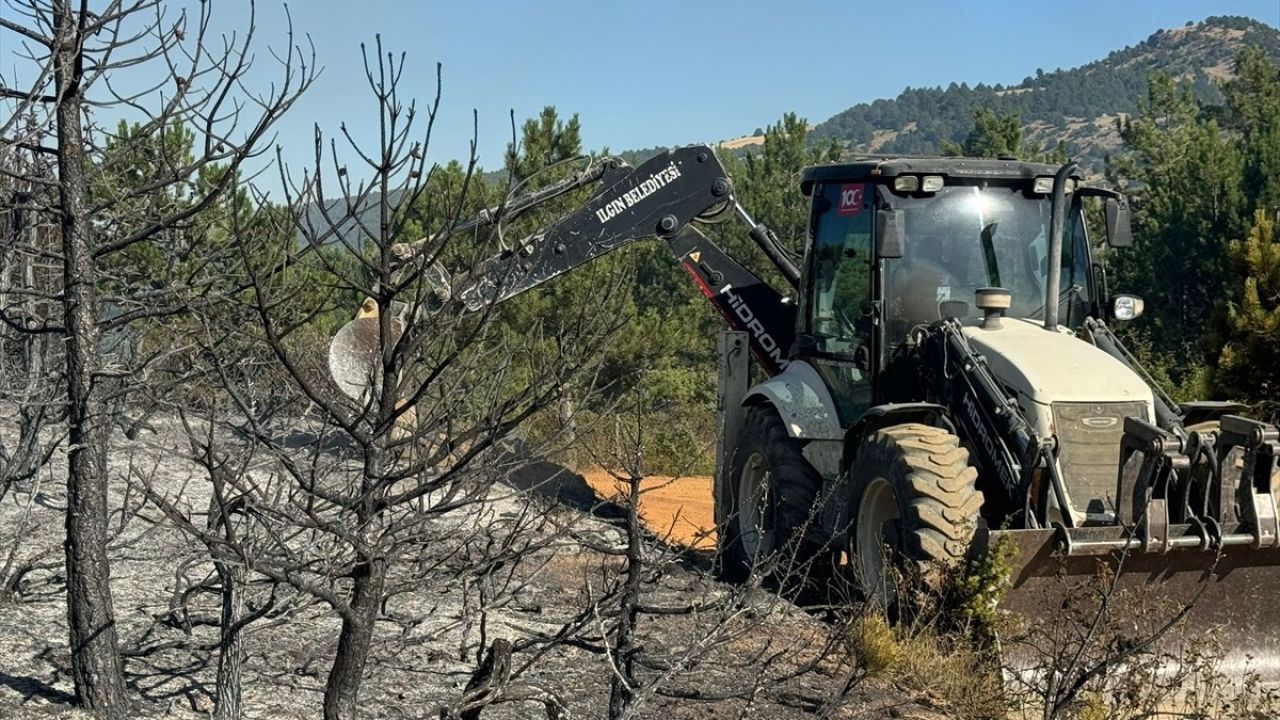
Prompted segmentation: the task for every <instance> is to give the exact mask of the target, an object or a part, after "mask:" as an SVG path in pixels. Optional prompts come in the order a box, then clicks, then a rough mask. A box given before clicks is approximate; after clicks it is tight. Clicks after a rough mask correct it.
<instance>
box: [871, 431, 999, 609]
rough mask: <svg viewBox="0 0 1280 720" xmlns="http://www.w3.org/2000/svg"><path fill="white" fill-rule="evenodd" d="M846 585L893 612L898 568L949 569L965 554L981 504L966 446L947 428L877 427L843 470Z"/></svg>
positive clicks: (971, 538)
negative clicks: (849, 522)
mask: <svg viewBox="0 0 1280 720" xmlns="http://www.w3.org/2000/svg"><path fill="white" fill-rule="evenodd" d="M849 477H850V480H851V482H852V493H851V494H852V501H853V502H852V515H853V518H854V525H853V532H851V533H850V534H849V540H850V542H849V554H850V556H851V558H850V560H851V561H852V562H851V568H850V569H851V571H852V573H853V582H854V584H855V585H856V586H857V587H858V589H859V590H860V591H861V592H862V594H863V596H864V597H866V598H867V600H868V601H870V602H874V603H877V604H879V605H880V606H881V607H882V608H883V609H885V610H886V611H891V610H893V609H895V606H896V604H897V599H898V577H899V572H898V571H899V570H901V569H907V568H908V567H910V566H911V565H915V566H916V568H917V569H921V570H924V571H925V572H926V573H928V571H929V570H930V569H931V567H932V568H936V567H937V566H942V567H954V566H956V565H957V564H959V563H960V562H962V561H963V560H964V558H965V556H966V554H967V553H968V551H969V545H970V543H971V542H972V540H973V533H974V530H975V529H976V528H977V524H978V518H979V511H980V510H981V508H982V501H983V497H982V493H981V492H980V491H978V490H977V488H976V487H975V483H976V481H977V478H978V472H977V470H975V469H974V468H973V467H970V465H969V451H968V450H966V449H964V448H962V447H960V439H959V438H957V437H956V436H955V435H952V434H951V433H949V432H947V431H946V430H943V429H940V428H936V427H931V426H929V425H920V424H916V423H908V424H903V425H895V426H892V427H888V428H884V429H883V430H879V431H877V432H876V433H874V434H873V435H871V436H870V437H869V438H868V439H867V441H866V442H865V443H864V444H863V445H862V446H861V447H860V448H859V449H858V455H857V459H856V460H854V462H853V465H852V466H851V467H850V468H849Z"/></svg>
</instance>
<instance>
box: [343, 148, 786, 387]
mask: <svg viewBox="0 0 1280 720" xmlns="http://www.w3.org/2000/svg"><path fill="white" fill-rule="evenodd" d="M592 185H598V188H597V189H596V190H595V192H593V193H592V194H591V197H590V198H589V199H588V200H587V201H586V202H585V203H584V204H583V205H582V206H581V207H579V208H577V209H575V210H573V211H572V212H570V213H568V214H566V215H564V216H562V217H560V218H558V219H557V220H555V221H554V222H552V223H550V224H549V225H547V226H546V227H545V228H543V229H541V230H539V231H537V232H535V233H533V234H532V235H529V236H528V237H525V238H523V239H522V240H520V241H519V242H517V243H515V245H514V247H510V248H504V249H503V250H502V251H501V252H499V253H498V254H496V255H495V256H493V257H491V258H489V259H487V260H484V261H482V262H480V263H479V264H478V265H477V266H476V267H474V268H473V269H472V270H470V271H469V272H466V273H464V274H461V275H460V276H459V277H457V278H454V277H452V276H450V274H449V273H447V272H445V271H444V269H443V268H441V267H440V266H439V264H438V263H431V262H429V258H427V257H426V255H427V253H428V252H430V251H432V250H434V249H435V248H438V247H439V245H440V242H441V241H442V240H444V239H445V238H442V237H441V236H434V237H432V238H427V239H423V240H419V241H417V242H413V243H405V244H400V245H396V246H395V247H394V248H393V252H394V253H395V255H396V260H395V266H396V269H397V273H396V274H397V276H399V277H401V278H405V277H408V276H409V275H408V274H410V273H417V274H418V275H417V276H418V277H419V278H422V279H423V280H425V281H427V282H428V284H429V285H431V286H432V288H433V290H434V291H435V293H434V296H435V300H436V302H433V303H431V304H430V305H428V304H426V303H415V304H413V305H412V306H403V307H402V308H401V309H402V311H403V312H402V313H401V315H400V317H398V318H397V324H398V325H399V326H401V327H403V326H405V325H407V324H409V323H420V322H429V321H430V317H431V316H432V315H433V314H434V312H440V311H446V310H445V309H446V308H447V311H451V312H456V313H469V312H477V311H480V310H482V309H483V308H485V307H488V306H490V305H493V304H495V303H501V302H504V301H506V300H509V299H511V298H513V297H515V296H517V295H519V294H521V293H524V292H527V291H529V290H531V289H533V288H536V287H538V286H539V285H541V284H543V283H545V282H547V281H549V280H551V279H552V278H555V277H557V276H559V275H562V274H564V273H566V272H568V271H569V270H572V269H574V268H577V267H580V266H582V265H585V264H587V263H589V262H591V261H592V260H595V259H596V258H599V257H601V256H602V255H605V254H607V253H609V252H612V251H613V250H616V249H618V248H621V247H623V246H626V245H630V244H632V243H635V242H639V241H642V240H655V239H658V240H663V241H665V242H666V243H667V244H668V247H669V248H670V249H671V251H672V254H673V255H674V256H675V257H676V259H677V260H678V261H679V263H680V265H681V267H682V268H683V269H684V270H685V271H686V272H688V273H689V275H690V276H691V277H692V278H693V280H694V282H695V284H696V285H697V286H698V288H699V290H700V291H701V292H702V293H703V295H705V296H706V297H707V299H708V300H710V301H711V303H712V304H713V305H714V306H715V307H716V308H717V310H718V311H719V312H720V314H721V316H722V317H723V318H724V319H725V322H726V323H727V324H728V325H729V327H730V328H732V329H734V330H741V331H743V332H746V333H747V334H748V336H749V337H750V339H751V349H752V351H753V354H754V355H755V357H756V358H757V360H759V361H760V364H761V366H762V367H763V368H764V369H765V371H766V372H768V373H769V374H770V375H772V374H776V373H778V372H780V371H781V370H782V369H783V368H784V367H785V366H786V364H787V353H788V351H789V349H790V346H791V342H792V340H793V335H794V328H795V310H794V305H793V304H792V303H791V302H790V301H789V299H788V298H787V297H786V296H785V295H784V294H783V293H782V292H779V291H778V290H777V289H775V288H774V287H772V286H771V285H769V284H768V283H766V282H764V281H763V280H761V279H760V277H759V276H758V275H756V274H755V273H753V272H751V271H750V270H748V269H747V268H746V267H744V266H743V265H742V264H741V263H739V262H737V261H735V260H734V259H733V258H731V257H730V256H729V255H728V254H727V253H725V252H724V251H723V250H722V249H721V248H720V247H718V246H717V245H716V244H715V243H714V242H712V241H711V239H710V238H708V237H707V236H706V235H704V234H703V233H702V232H700V231H699V230H698V229H697V227H695V226H694V223H695V222H697V221H700V220H701V221H714V220H719V219H721V218H722V217H724V216H725V215H727V214H730V213H732V214H733V215H735V216H736V217H737V219H738V220H740V221H742V222H744V223H745V224H746V225H747V226H748V235H749V236H750V237H751V238H752V239H753V240H754V241H755V242H756V244H757V245H759V246H760V248H761V249H762V250H763V251H764V252H765V254H766V256H768V257H769V258H770V260H771V261H772V262H773V263H774V265H775V266H776V267H777V268H778V270H779V272H780V273H781V274H782V276H783V277H784V278H785V279H786V280H787V281H788V282H789V283H790V284H791V285H792V286H793V287H794V286H795V285H796V284H797V283H798V281H799V271H798V270H797V269H796V267H795V264H794V263H793V262H792V261H791V259H790V258H789V257H788V256H787V255H786V253H785V252H784V251H783V250H782V249H781V247H780V245H779V243H778V242H777V239H776V238H775V237H774V235H773V233H772V232H771V231H769V229H768V228H767V227H766V226H765V225H763V224H761V223H756V222H755V221H754V220H752V219H751V217H750V216H749V215H748V214H747V212H746V211H745V210H744V209H743V208H742V207H741V205H739V204H738V202H737V200H736V199H735V197H734V195H733V184H732V181H731V180H730V178H729V176H728V173H727V172H725V169H724V166H723V165H722V164H721V163H720V160H719V159H718V158H717V157H716V155H715V153H714V152H713V151H712V149H711V148H709V147H706V146H690V147H684V148H678V149H674V150H670V151H667V152H663V153H661V154H659V155H657V156H655V157H653V158H651V159H649V160H647V161H645V162H644V163H642V164H640V165H639V166H638V167H635V168H632V167H629V166H627V165H626V163H625V162H623V161H622V160H620V159H618V158H606V159H603V160H599V161H595V162H593V163H591V164H590V165H588V166H587V167H586V168H585V169H584V170H582V171H580V172H578V173H575V174H573V175H572V176H570V177H568V178H566V179H565V180H563V181H561V182H558V183H556V184H554V185H551V186H548V187H546V188H544V189H541V190H538V191H536V192H533V193H529V194H526V195H522V196H520V197H517V198H514V199H512V200H510V201H508V202H507V203H504V204H503V205H500V206H497V207H494V208H488V209H486V210H484V211H482V212H480V213H478V214H477V215H476V216H474V217H472V218H469V219H467V220H465V221H463V222H461V223H459V224H457V225H454V226H453V227H452V228H450V229H449V230H447V231H446V234H447V235H456V234H459V233H461V232H464V231H467V230H471V229H474V228H477V227H480V226H485V225H493V224H496V223H499V222H503V221H509V220H511V219H513V218H514V217H516V216H518V215H520V214H522V213H525V212H527V211H529V210H531V209H533V208H534V207H537V206H539V205H542V204H544V203H546V202H548V201H550V200H552V199H553V198H557V197H561V196H563V195H565V194H567V193H569V192H572V191H574V190H577V189H579V188H584V187H590V186H592ZM372 305H373V304H372V303H371V302H366V303H365V310H363V311H362V313H361V316H358V317H357V318H356V319H355V320H354V321H352V322H351V323H348V325H347V326H346V327H344V328H343V329H342V330H340V331H339V332H338V334H337V335H336V336H335V337H334V340H333V342H332V343H331V345H330V349H329V367H330V373H331V374H332V375H333V377H334V380H335V381H336V382H337V384H338V387H339V388H341V389H342V391H343V392H344V393H346V394H347V395H349V396H350V397H352V398H354V399H357V400H360V399H362V398H363V397H365V393H366V392H367V389H368V388H370V387H372V385H373V380H374V376H375V374H376V371H377V368H378V367H380V364H379V363H378V362H376V358H377V352H378V330H377V327H378V322H377V318H376V317H373V316H372V312H371V310H370V308H371V306H372Z"/></svg>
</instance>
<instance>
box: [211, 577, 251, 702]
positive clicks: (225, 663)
mask: <svg viewBox="0 0 1280 720" xmlns="http://www.w3.org/2000/svg"><path fill="white" fill-rule="evenodd" d="M215 565H216V567H217V570H218V579H219V581H220V582H221V583H222V627H221V633H222V634H221V638H220V641H219V643H218V680H217V685H216V692H217V698H216V699H215V701H214V713H213V717H214V720H239V719H240V716H241V714H242V712H243V709H242V708H243V698H242V690H241V674H242V671H241V665H242V664H243V662H244V634H243V632H241V631H242V629H243V628H242V627H241V625H242V623H241V620H242V619H243V618H244V583H245V569H244V565H243V564H239V563H236V562H235V561H234V560H232V561H230V562H228V561H227V560H226V559H225V558H223V559H220V560H218V561H216V562H215Z"/></svg>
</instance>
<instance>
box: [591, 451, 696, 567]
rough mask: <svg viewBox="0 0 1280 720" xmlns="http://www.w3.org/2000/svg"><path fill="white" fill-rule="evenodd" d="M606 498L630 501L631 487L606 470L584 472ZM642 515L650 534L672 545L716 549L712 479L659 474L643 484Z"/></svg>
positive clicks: (593, 485) (641, 492)
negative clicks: (671, 476)
mask: <svg viewBox="0 0 1280 720" xmlns="http://www.w3.org/2000/svg"><path fill="white" fill-rule="evenodd" d="M582 477H583V478H585V479H586V481H587V484H588V485H590V486H591V489H592V490H594V491H595V493H596V495H599V496H600V497H601V498H602V499H605V500H612V501H614V502H617V503H619V504H625V503H626V501H627V486H626V484H625V483H623V482H619V481H618V480H617V479H615V478H614V477H613V476H612V475H610V474H609V473H608V472H607V471H605V470H598V469H596V470H587V471H584V472H583V473H582ZM640 516H641V518H642V519H643V520H644V524H645V526H646V527H648V528H649V531H650V532H652V533H653V534H655V535H658V536H659V537H663V538H666V539H667V540H668V541H669V542H671V543H674V544H678V545H683V546H685V547H692V548H697V549H700V550H713V549H715V546H716V532H715V528H716V521H715V513H714V510H713V508H712V500H711V478H710V477H707V476H693V477H680V478H670V477H662V476H658V475H654V476H650V477H647V478H645V479H644V480H643V481H642V482H641V484H640Z"/></svg>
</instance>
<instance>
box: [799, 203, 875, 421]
mask: <svg viewBox="0 0 1280 720" xmlns="http://www.w3.org/2000/svg"><path fill="white" fill-rule="evenodd" d="M874 197H875V191H874V188H873V186H872V185H870V184H867V183H828V184H824V185H821V186H819V187H817V188H815V189H814V202H813V215H812V221H811V224H810V234H811V242H810V243H809V244H808V255H807V257H806V259H805V267H804V278H803V282H802V284H801V287H802V288H803V310H802V312H801V313H800V317H799V325H800V327H798V328H797V331H798V334H800V335H804V336H808V339H807V340H806V341H805V342H803V343H801V344H800V345H799V346H798V350H799V352H800V354H801V355H802V356H803V359H805V360H806V361H808V362H809V363H810V364H811V365H813V367H814V368H815V369H817V371H818V372H819V374H821V375H822V377H823V380H824V381H825V382H826V384H827V387H828V388H829V389H830V391H831V396H832V398H833V399H834V400H835V402H836V411H837V413H838V414H839V415H840V422H841V424H842V425H843V426H845V427H848V426H849V425H851V424H852V423H853V421H854V420H856V419H857V418H858V417H859V416H861V414H862V412H863V411H864V410H866V409H867V408H868V407H870V406H871V402H872V377H871V376H872V368H873V362H872V358H873V354H872V350H873V344H872V343H873V336H874V324H873V318H874V315H873V313H872V307H873V306H872V287H873V279H874V269H875V258H874V255H873V252H872V248H873V241H872V222H873V219H874V217H875V210H874V205H873V200H874Z"/></svg>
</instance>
